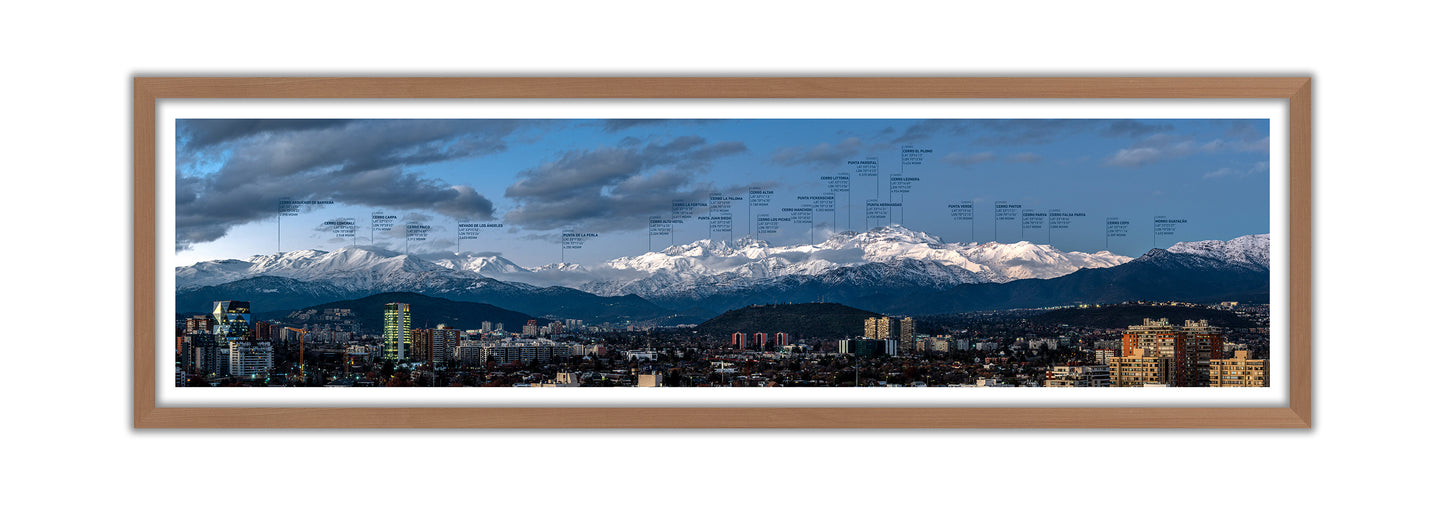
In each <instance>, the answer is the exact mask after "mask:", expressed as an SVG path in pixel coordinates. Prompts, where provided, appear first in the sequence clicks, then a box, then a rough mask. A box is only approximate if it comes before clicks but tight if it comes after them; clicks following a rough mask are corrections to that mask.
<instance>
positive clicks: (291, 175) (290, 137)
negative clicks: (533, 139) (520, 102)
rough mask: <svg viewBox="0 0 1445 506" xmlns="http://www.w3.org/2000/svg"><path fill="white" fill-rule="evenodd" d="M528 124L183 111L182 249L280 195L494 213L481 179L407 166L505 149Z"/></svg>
mask: <svg viewBox="0 0 1445 506" xmlns="http://www.w3.org/2000/svg"><path fill="white" fill-rule="evenodd" d="M523 126H525V125H524V124H523V123H522V122H520V121H515V120H355V121H348V120H180V121H178V122H177V132H178V133H177V135H178V137H180V138H181V139H182V140H183V141H182V143H183V145H182V146H181V147H179V148H178V151H182V152H178V153H177V158H178V160H179V164H180V167H179V170H178V171H177V176H176V214H177V219H176V246H177V249H186V248H188V247H190V245H191V244H194V243H200V242H208V241H213V240H216V239H219V238H221V237H222V236H224V235H225V234H226V232H227V231H228V230H229V229H230V228H231V227H234V226H237V225H242V224H245V223H250V222H252V221H256V220H260V219H273V218H275V216H276V208H277V200H278V199H280V198H283V197H289V198H291V199H295V200H328V199H329V200H332V201H335V202H336V203H337V204H350V205H363V206H372V207H381V208H389V209H410V210H425V211H432V212H436V213H440V214H443V215H447V216H451V217H455V218H457V219H469V220H489V219H493V217H494V216H493V214H494V206H493V205H492V202H491V201H490V200H488V199H486V198H485V197H483V196H482V195H480V194H479V193H477V191H476V190H475V189H473V188H471V187H468V186H459V185H451V184H447V183H446V182H444V181H442V180H439V179H434V178H427V177H423V176H421V175H419V174H417V173H414V172H408V171H407V170H406V169H408V168H411V167H416V166H420V165H425V164H429V163H436V162H443V161H449V160H457V159H464V158H469V157H475V156H481V155H485V154H489V153H495V152H499V151H502V150H504V149H506V146H507V145H506V139H507V137H508V136H509V135H511V134H513V133H514V132H516V131H517V130H518V129H520V128H522V127H523ZM211 162H215V165H218V167H210V166H208V164H210V163H211Z"/></svg>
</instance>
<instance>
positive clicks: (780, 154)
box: [772, 137, 863, 165]
mask: <svg viewBox="0 0 1445 506" xmlns="http://www.w3.org/2000/svg"><path fill="white" fill-rule="evenodd" d="M862 151H863V141H861V140H859V139H858V138H857V137H849V138H847V139H843V140H842V141H839V142H838V143H836V144H829V143H826V142H823V143H818V144H814V145H812V146H803V147H786V148H779V149H778V150H776V151H774V152H773V158H772V159H773V163H776V164H780V165H841V164H842V163H843V162H844V160H847V159H849V158H851V157H855V156H858V154H859V153H861V152H862Z"/></svg>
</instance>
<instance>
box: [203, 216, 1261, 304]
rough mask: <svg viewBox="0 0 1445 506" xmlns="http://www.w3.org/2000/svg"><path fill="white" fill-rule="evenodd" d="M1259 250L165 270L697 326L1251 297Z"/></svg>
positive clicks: (875, 246) (928, 240) (1037, 249)
mask: <svg viewBox="0 0 1445 506" xmlns="http://www.w3.org/2000/svg"><path fill="white" fill-rule="evenodd" d="M1269 245H1270V243H1269V235H1268V234H1263V235H1252V236H1244V237H1239V238H1236V239H1233V240H1229V241H1198V242H1181V243H1178V244H1175V245H1174V246H1172V247H1170V248H1169V249H1167V250H1163V249H1154V250H1150V251H1149V252H1147V253H1145V254H1144V255H1143V256H1141V257H1139V258H1137V259H1130V258H1128V257H1125V256H1122V255H1117V254H1114V253H1110V252H1107V251H1101V252H1097V253H1082V252H1065V251H1060V250H1058V249H1056V248H1053V247H1051V246H1047V245H1037V244H1031V243H1027V242H1018V243H1013V244H999V243H983V244H977V243H965V244H960V243H945V242H942V241H940V240H939V239H938V238H937V237H934V236H931V235H928V234H925V233H921V232H917V231H912V230H908V229H905V228H902V227H898V226H890V227H883V228H878V229H874V230H871V231H868V232H864V233H856V234H840V235H838V236H835V237H833V238H830V239H829V240H827V241H825V242H823V243H820V244H816V245H812V244H804V245H791V246H773V245H770V244H768V243H767V242H764V241H759V240H756V239H742V240H738V241H709V240H701V241H697V242H693V243H690V244H683V245H678V246H674V247H671V248H668V249H666V250H663V251H659V252H650V253H645V254H642V255H638V256H631V257H623V258H617V259H613V260H609V261H607V262H602V263H600V264H597V265H592V266H588V267H584V266H581V265H577V264H570V263H569V264H550V265H545V266H540V267H536V268H530V269H529V268H525V267H522V266H519V265H517V264H516V263H513V262H511V261H509V260H507V259H506V258H502V257H501V256H498V255H455V254H429V255H428V256H419V255H407V254H401V253H397V252H394V251H388V250H384V249H379V248H368V247H360V248H343V249H340V250H336V251H329V252H328V251H320V250H299V251H291V252H286V253H280V254H274V255H257V256H254V257H251V258H250V259H248V260H216V261H207V262H199V263H196V264H193V265H188V266H184V267H179V268H176V271H175V272H176V291H177V300H178V307H179V305H180V303H181V302H185V303H186V304H188V305H187V307H190V306H195V307H196V308H203V307H204V306H205V305H206V304H208V303H209V301H211V300H220V299H224V298H229V297H241V298H247V297H249V298H250V299H255V300H256V301H257V302H256V303H257V304H258V305H259V304H262V303H263V302H264V303H266V304H270V305H273V306H275V307H274V308H272V309H281V308H293V307H305V306H307V305H314V304H319V303H324V302H329V301H332V300H342V299H346V298H358V297H364V296H366V295H370V294H374V293H380V292H412V293H420V294H425V295H429V296H433V297H442V298H448V299H451V300H462V301H473V302H484V303H488V304H493V305H497V306H499V307H504V308H508V309H512V310H516V311H520V312H524V313H528V314H534V315H572V316H569V317H579V316H580V317H583V318H587V319H597V320H598V321H627V320H637V321H640V320H647V319H650V318H662V317H668V316H667V315H672V317H670V318H673V319H678V318H681V319H682V320H685V319H688V318H692V319H695V320H697V321H701V319H705V318H706V317H710V316H711V315H715V314H718V313H721V312H722V311H726V310H728V309H732V308H736V307H740V306H744V305H748V304H757V303H763V302H809V301H819V300H827V301H836V302H842V303H844V304H851V305H853V306H854V307H860V308H864V309H868V310H870V311H894V312H899V313H900V314H902V313H918V314H930V313H943V312H958V311H969V310H977V309H980V308H982V309H997V308H1010V307H1042V306H1047V305H1057V304H1061V303H1079V302H1109V301H1121V300H1156V299H1157V300H1193V299H1203V298H1209V297H1216V296H1227V297H1236V296H1239V297H1255V296H1257V295H1259V294H1261V293H1264V294H1267V293H1268V286H1269V285H1268V272H1269ZM1011 281H1018V282H1017V283H1013V282H1011ZM1040 283H1043V284H1040ZM1221 300H1225V299H1221ZM258 307H259V306H258ZM682 320H677V321H682Z"/></svg>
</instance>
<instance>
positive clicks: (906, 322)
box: [898, 316, 918, 354]
mask: <svg viewBox="0 0 1445 506" xmlns="http://www.w3.org/2000/svg"><path fill="white" fill-rule="evenodd" d="M914 333H915V332H914V326H913V317H911V316H905V317H903V319H902V320H898V341H899V347H900V348H901V349H902V350H903V351H904V352H905V353H909V354H912V353H913V352H915V351H918V346H917V345H916V344H915V343H914V340H913V335H914Z"/></svg>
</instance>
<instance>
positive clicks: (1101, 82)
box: [132, 77, 1312, 428]
mask: <svg viewBox="0 0 1445 506" xmlns="http://www.w3.org/2000/svg"><path fill="white" fill-rule="evenodd" d="M133 87H134V90H133V91H134V111H133V114H134V125H133V131H132V134H133V136H134V161H133V163H134V177H135V179H134V184H135V186H134V206H135V207H134V227H135V228H134V241H135V244H134V284H135V285H134V314H133V318H134V328H133V332H134V334H133V339H134V356H133V360H134V377H133V396H134V398H133V402H134V404H133V406H134V426H135V427H137V428H1309V427H1310V426H1311V388H1312V386H1311V328H1310V326H1311V318H1312V313H1311V305H1312V303H1311V289H1312V284H1311V279H1312V278H1311V182H1310V173H1311V133H1310V132H1311V105H1310V90H1311V81H1310V78H1308V77H1149V78H1120V77H1101V78H1074V77H1069V78H1047V77H1025V78H1009V77H998V78H992V77H990V78H971V77H929V78H908V77H863V78H825V77H809V78H786V77H764V78H748V77H689V78H667V77H620V78H611V77H589V78H551V77H540V78H530V77H519V78H493V77H479V78H470V77H456V78H353V77H276V78H270V77H243V78H226V77H136V78H135V79H134V81H133ZM208 98H227V99H230V98H252V99H277V98H285V99H326V98H343V99H433V98H630V99H664V98H860V99H879V98H911V99H946V98H970V99H973V98H989V99H1041V98H1069V99H1153V98H1169V99H1179V98H1185V99H1258V98H1263V99H1285V100H1288V104H1289V105H1288V120H1289V128H1288V139H1287V143H1288V156H1289V159H1288V168H1289V174H1288V181H1289V202H1288V209H1289V217H1288V222H1289V235H1288V245H1289V272H1288V290H1289V308H1288V316H1289V318H1288V321H1289V326H1288V336H1287V338H1288V343H1289V349H1288V351H1289V355H1288V357H1287V360H1288V365H1289V377H1288V378H1279V379H1277V380H1276V381H1277V382H1278V383H1286V384H1287V385H1288V405H1287V406H1281V407H1207V408H1194V407H1188V408H1181V407H1130V408H1116V407H1098V408H1094V407H1084V408H1079V407H1070V408H1057V407H1006V408H955V407H922V408H862V407H848V408H812V407H749V408H726V407H678V408H654V407H648V408H632V407H608V408H597V407H577V408H570V407H548V408H531V407H527V408H500V407H499V408H490V407H455V408H435V407H428V408H415V407H364V408H329V407H326V408H323V407H264V408H211V407H161V406H158V405H157V386H158V385H157V384H156V372H157V369H156V367H157V364H156V363H155V357H156V346H157V334H156V333H157V330H158V329H157V328H156V320H157V318H156V317H157V315H156V312H157V307H156V304H155V301H156V296H157V294H156V282H155V280H156V276H157V245H156V239H157V235H156V234H157V231H156V207H155V206H156V199H157V179H156V174H157V147H158V143H157V141H158V139H157V132H158V131H157V123H156V121H157V104H158V102H157V101H158V100H162V99H208ZM1278 337H1279V336H1275V338H1278Z"/></svg>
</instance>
